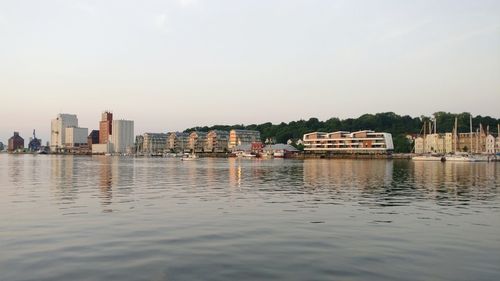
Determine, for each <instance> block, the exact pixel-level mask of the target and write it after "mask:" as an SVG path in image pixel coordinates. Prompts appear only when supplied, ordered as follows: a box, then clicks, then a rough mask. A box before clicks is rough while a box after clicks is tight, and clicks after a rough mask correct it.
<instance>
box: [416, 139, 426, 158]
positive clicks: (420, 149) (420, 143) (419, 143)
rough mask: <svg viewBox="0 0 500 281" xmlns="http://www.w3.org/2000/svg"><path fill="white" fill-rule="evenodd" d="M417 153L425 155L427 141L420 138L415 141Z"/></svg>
mask: <svg viewBox="0 0 500 281" xmlns="http://www.w3.org/2000/svg"><path fill="white" fill-rule="evenodd" d="M415 153H417V154H423V153H426V152H425V141H424V138H423V137H418V138H416V139H415Z"/></svg>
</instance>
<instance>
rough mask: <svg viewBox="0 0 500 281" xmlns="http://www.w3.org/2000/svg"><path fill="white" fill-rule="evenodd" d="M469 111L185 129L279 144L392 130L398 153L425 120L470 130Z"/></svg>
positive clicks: (488, 122)
mask: <svg viewBox="0 0 500 281" xmlns="http://www.w3.org/2000/svg"><path fill="white" fill-rule="evenodd" d="M469 116H470V115H469V113H466V112H464V113H459V114H454V113H449V112H436V113H434V114H433V116H420V117H411V116H408V115H404V116H400V115H398V114H396V113H394V112H383V113H377V114H364V115H362V116H360V117H358V118H348V119H344V120H341V119H339V118H330V119H328V120H326V121H320V120H318V118H310V119H309V120H298V121H292V122H290V123H288V124H287V123H284V122H282V123H280V124H272V123H270V122H267V123H264V124H260V125H258V124H252V125H248V126H245V125H241V124H240V125H215V126H212V127H206V126H205V127H195V128H190V129H187V130H186V132H191V131H195V130H197V131H203V132H208V131H210V130H225V131H229V130H231V129H246V130H257V131H259V132H260V134H261V139H262V141H265V140H266V139H267V138H275V139H276V142H278V143H286V142H287V141H288V140H289V139H292V140H298V139H302V136H303V135H304V134H306V133H310V132H315V131H322V132H335V131H350V132H354V131H359V130H373V131H377V132H387V133H391V134H392V136H393V141H394V151H395V152H400V153H407V152H411V150H412V148H413V144H412V143H410V142H409V141H408V139H407V138H406V135H408V134H419V133H420V132H421V131H422V126H423V122H424V121H427V122H429V121H431V120H432V119H433V118H436V120H437V131H438V132H439V133H445V132H451V131H452V130H453V127H454V124H455V117H457V118H458V131H459V132H468V131H469V130H470V129H469V118H470V117H469ZM472 121H473V122H472V123H473V127H474V128H477V127H478V126H479V124H480V123H481V124H482V125H483V128H484V129H485V130H486V127H487V126H489V127H490V131H492V132H493V131H494V132H495V133H496V126H497V124H498V123H500V119H495V118H491V117H489V116H486V117H482V116H475V117H474V118H473V120H472Z"/></svg>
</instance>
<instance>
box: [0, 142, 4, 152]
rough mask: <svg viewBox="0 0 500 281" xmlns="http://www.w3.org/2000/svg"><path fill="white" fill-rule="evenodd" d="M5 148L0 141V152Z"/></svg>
mask: <svg viewBox="0 0 500 281" xmlns="http://www.w3.org/2000/svg"><path fill="white" fill-rule="evenodd" d="M4 149H5V147H4V145H3V142H1V141H0V152H1V151H3V150H4Z"/></svg>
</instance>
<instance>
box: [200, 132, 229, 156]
mask: <svg viewBox="0 0 500 281" xmlns="http://www.w3.org/2000/svg"><path fill="white" fill-rule="evenodd" d="M228 146H229V132H227V131H221V130H212V131H210V132H208V134H207V141H206V144H205V149H204V150H205V151H206V152H226V151H227V150H228Z"/></svg>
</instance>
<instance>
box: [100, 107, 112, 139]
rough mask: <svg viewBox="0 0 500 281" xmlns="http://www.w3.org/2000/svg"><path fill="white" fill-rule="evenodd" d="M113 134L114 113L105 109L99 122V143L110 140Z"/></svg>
mask: <svg viewBox="0 0 500 281" xmlns="http://www.w3.org/2000/svg"><path fill="white" fill-rule="evenodd" d="M111 134H113V113H111V112H109V111H105V112H103V113H102V114H101V121H100V122H99V143H100V144H105V143H108V142H110V141H111Z"/></svg>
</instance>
